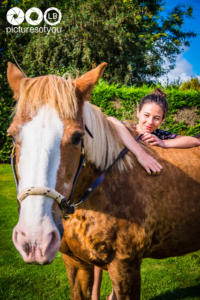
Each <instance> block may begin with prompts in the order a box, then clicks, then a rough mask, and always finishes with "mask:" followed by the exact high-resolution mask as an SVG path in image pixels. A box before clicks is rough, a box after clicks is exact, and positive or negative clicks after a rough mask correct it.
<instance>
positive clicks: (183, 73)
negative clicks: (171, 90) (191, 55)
mask: <svg viewBox="0 0 200 300" xmlns="http://www.w3.org/2000/svg"><path fill="white" fill-rule="evenodd" d="M166 65H167V63H166ZM196 76H197V75H196V74H195V73H194V71H193V66H192V65H191V64H190V63H189V62H188V61H187V60H186V59H185V58H184V57H183V54H180V55H179V56H178V57H177V59H176V65H175V68H174V69H173V70H171V71H170V72H169V73H167V74H166V75H163V76H161V77H160V78H159V79H158V81H160V82H161V83H162V84H166V83H167V82H169V83H170V82H174V81H177V80H179V81H181V82H184V81H187V80H190V79H191V77H196ZM197 77H199V79H200V76H197Z"/></svg>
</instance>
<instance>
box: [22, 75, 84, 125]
mask: <svg viewBox="0 0 200 300" xmlns="http://www.w3.org/2000/svg"><path fill="white" fill-rule="evenodd" d="M47 103H48V104H49V105H50V106H52V107H54V108H55V109H56V110H57V111H58V113H59V115H60V117H61V118H63V119H76V116H77V112H78V103H77V99H76V95H75V86H74V85H73V81H72V79H71V77H69V78H68V80H65V79H64V78H62V77H59V76H56V75H46V76H40V77H35V78H24V79H23V80H22V82H21V86H20V98H19V100H18V102H17V105H16V113H17V114H19V115H21V116H23V115H30V116H31V117H32V116H34V115H35V113H37V111H38V110H39V108H40V107H41V106H43V105H44V104H47Z"/></svg>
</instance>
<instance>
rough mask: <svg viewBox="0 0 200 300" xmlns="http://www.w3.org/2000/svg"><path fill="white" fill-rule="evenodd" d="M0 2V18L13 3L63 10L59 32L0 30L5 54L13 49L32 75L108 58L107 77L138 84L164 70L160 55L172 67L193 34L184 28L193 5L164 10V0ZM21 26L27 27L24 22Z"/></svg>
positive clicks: (79, 67) (82, 69)
mask: <svg viewBox="0 0 200 300" xmlns="http://www.w3.org/2000/svg"><path fill="white" fill-rule="evenodd" d="M3 3H4V6H6V9H5V8H4V7H3V11H2V17H3V19H4V20H5V15H6V11H7V8H8V7H11V6H16V4H17V5H18V6H19V7H21V8H22V9H23V10H24V11H26V10H27V9H28V8H30V7H33V6H36V7H39V8H40V9H41V10H42V11H45V9H46V8H48V7H51V6H54V7H57V8H59V9H60V10H61V12H62V22H61V23H60V24H59V25H58V27H59V28H62V33H52V32H50V33H48V34H43V33H35V34H31V33H29V34H28V33H26V34H20V33H18V34H13V33H9V34H7V35H6V36H5V29H4V28H3V30H4V35H3V41H4V44H6V46H5V45H3V47H2V49H3V53H4V55H6V56H8V57H11V55H10V54H9V52H10V49H12V51H13V52H14V54H15V56H16V58H17V60H18V61H19V62H20V63H22V66H23V68H24V69H25V72H26V73H27V74H29V75H31V76H36V75H41V74H45V73H49V72H50V73H52V72H54V70H55V69H61V68H62V67H65V68H66V69H67V70H70V71H72V73H73V74H75V73H76V70H80V72H81V73H83V72H85V71H86V70H88V69H90V68H91V66H95V65H97V64H99V63H100V62H102V61H106V62H108V70H107V73H106V77H105V78H106V79H107V80H109V81H110V82H111V81H112V82H116V81H119V82H124V83H126V84H129V85H131V84H134V83H137V84H138V85H141V84H142V83H144V82H146V83H147V82H149V81H152V76H153V78H157V77H159V76H160V75H162V74H164V73H166V72H167V71H168V69H165V68H163V66H162V64H163V62H164V59H168V60H169V61H170V63H171V64H170V67H169V68H172V66H173V65H174V62H175V58H176V56H177V54H179V53H180V52H181V49H182V48H183V46H185V45H189V41H188V39H189V38H191V37H194V36H195V34H194V33H193V32H190V31H188V32H185V31H184V30H183V28H182V27H183V24H184V20H185V18H186V17H191V16H192V8H191V7H188V8H185V7H181V6H177V7H175V8H174V9H173V10H172V11H171V12H170V13H168V14H167V13H166V12H165V6H164V4H165V1H164V0H158V1H151V0H142V1H139V0H134V1H133V0H117V1H114V2H113V1H112V0H107V1H99V0H89V1H88V0H87V1H86V0H76V1H64V0H62V1H59V2H58V1H56V0H49V1H43V0H42V1H39V2H38V1H36V0H21V1H19V0H18V1H17V0H4V1H3ZM3 14H4V15H3ZM3 25H5V24H3ZM40 25H41V26H44V25H45V24H44V22H43V23H41V24H40ZM5 26H8V24H6V25H5ZM21 26H22V27H27V26H29V25H28V24H27V23H26V22H24V23H22V25H21Z"/></svg>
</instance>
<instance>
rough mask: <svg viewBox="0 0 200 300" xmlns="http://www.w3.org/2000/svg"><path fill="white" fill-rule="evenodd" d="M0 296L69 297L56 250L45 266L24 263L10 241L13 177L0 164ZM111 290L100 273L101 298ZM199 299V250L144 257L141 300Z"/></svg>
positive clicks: (7, 298) (56, 299) (8, 299)
mask: <svg viewBox="0 0 200 300" xmlns="http://www.w3.org/2000/svg"><path fill="white" fill-rule="evenodd" d="M0 191H1V193H0V228H1V231H0V299H2V300H11V299H23V300H29V299H34V300H36V299H37V300H43V299H54V300H61V299H70V291H69V284H68V280H67V276H66V272H65V267H64V264H63V261H62V258H61V254H60V253H58V254H57V256H56V258H55V260H54V262H53V263H52V264H51V265H48V266H35V265H26V264H25V263H24V262H23V261H22V258H21V256H20V255H19V254H18V252H17V250H16V249H15V248H14V245H13V243H12V229H13V227H14V225H15V224H16V223H17V219H18V214H17V201H16V192H15V185H14V179H13V177H12V173H11V168H10V166H9V165H0ZM110 290H111V284H110V281H109V278H108V275H107V273H104V277H103V285H102V292H101V300H104V299H106V295H108V293H109V292H110ZM150 299H151V300H177V299H185V300H186V299H187V300H197V299H200V251H199V252H195V253H191V254H188V255H186V256H184V257H179V258H168V259H165V260H152V259H146V260H144V262H143V264H142V300H150Z"/></svg>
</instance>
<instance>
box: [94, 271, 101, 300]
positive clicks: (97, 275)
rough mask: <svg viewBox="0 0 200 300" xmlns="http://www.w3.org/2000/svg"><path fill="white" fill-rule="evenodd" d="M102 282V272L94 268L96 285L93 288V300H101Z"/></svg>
mask: <svg viewBox="0 0 200 300" xmlns="http://www.w3.org/2000/svg"><path fill="white" fill-rule="evenodd" d="M101 281H102V270H101V269H100V268H98V267H94V284H93V288H92V300H100V288H101Z"/></svg>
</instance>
